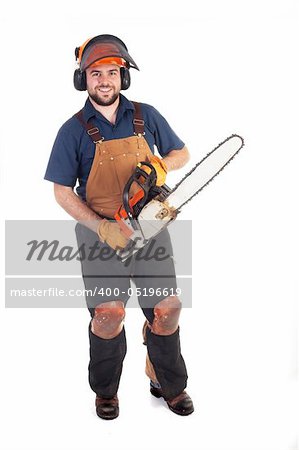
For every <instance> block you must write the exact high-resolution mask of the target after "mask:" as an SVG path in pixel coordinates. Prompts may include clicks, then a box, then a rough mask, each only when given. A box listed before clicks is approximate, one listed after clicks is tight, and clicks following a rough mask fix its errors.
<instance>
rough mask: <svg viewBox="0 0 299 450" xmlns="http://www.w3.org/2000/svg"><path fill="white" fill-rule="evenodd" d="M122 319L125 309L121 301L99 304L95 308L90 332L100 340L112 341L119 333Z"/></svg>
mask: <svg viewBox="0 0 299 450" xmlns="http://www.w3.org/2000/svg"><path fill="white" fill-rule="evenodd" d="M124 317H125V308H124V303H123V302H122V301H120V300H114V301H111V302H105V303H101V304H100V305H98V306H96V308H95V314H94V317H93V319H92V321H91V331H92V333H93V334H95V335H96V336H98V337H100V338H102V339H113V338H115V337H116V336H118V335H119V333H120V332H121V330H122V328H123V320H124Z"/></svg>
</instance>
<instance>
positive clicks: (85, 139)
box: [44, 95, 184, 200]
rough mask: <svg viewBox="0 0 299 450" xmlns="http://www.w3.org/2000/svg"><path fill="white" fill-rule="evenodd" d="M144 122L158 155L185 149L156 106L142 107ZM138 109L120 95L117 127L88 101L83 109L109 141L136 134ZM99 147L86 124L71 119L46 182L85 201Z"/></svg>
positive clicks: (58, 142)
mask: <svg viewBox="0 0 299 450" xmlns="http://www.w3.org/2000/svg"><path fill="white" fill-rule="evenodd" d="M141 109H142V114H143V120H144V122H145V124H144V126H145V136H144V137H145V139H146V141H147V143H148V145H149V147H150V149H151V150H152V152H153V153H154V147H156V148H157V150H158V152H159V154H160V155H161V156H162V157H163V156H165V155H167V153H168V152H169V151H171V150H179V149H182V148H183V147H184V142H183V141H181V139H179V137H178V136H177V135H176V134H175V132H174V131H173V130H172V129H171V127H170V126H169V124H168V122H167V121H166V120H165V119H164V117H163V116H161V114H160V113H159V112H158V111H157V110H156V109H155V108H154V107H153V106H150V105H147V104H145V103H142V104H141ZM133 112H134V106H133V103H132V102H130V101H129V100H128V99H127V98H126V97H124V96H123V95H120V103H119V108H118V111H117V117H116V122H115V124H112V123H111V122H109V120H107V119H106V118H105V117H104V116H103V115H102V114H101V113H99V112H98V111H97V110H96V109H95V108H94V107H93V105H92V104H91V102H90V100H89V99H87V101H86V103H85V106H84V108H83V117H84V120H85V121H86V122H88V121H89V120H90V121H91V123H92V124H93V125H94V126H96V127H98V128H99V129H100V132H101V135H102V137H104V139H105V141H107V140H111V139H121V138H126V137H129V136H133V135H134V128H133ZM94 152H95V144H94V143H93V142H92V140H91V138H90V136H89V135H88V134H87V132H86V130H85V128H84V127H83V125H82V124H81V123H80V122H79V120H78V119H77V118H76V117H72V118H70V119H69V120H68V121H67V122H65V123H64V124H63V125H62V127H61V128H60V130H59V131H58V134H57V137H56V139H55V142H54V145H53V149H52V152H51V155H50V159H49V162H48V166H47V170H46V174H45V177H44V178H45V179H46V180H49V181H53V182H54V183H58V184H62V185H64V186H70V187H72V188H73V187H75V185H76V184H77V182H78V186H77V188H76V191H77V194H78V195H79V196H80V197H81V198H82V199H83V200H85V198H86V194H85V191H86V183H87V179H88V175H89V172H90V169H91V166H92V162H93V158H94Z"/></svg>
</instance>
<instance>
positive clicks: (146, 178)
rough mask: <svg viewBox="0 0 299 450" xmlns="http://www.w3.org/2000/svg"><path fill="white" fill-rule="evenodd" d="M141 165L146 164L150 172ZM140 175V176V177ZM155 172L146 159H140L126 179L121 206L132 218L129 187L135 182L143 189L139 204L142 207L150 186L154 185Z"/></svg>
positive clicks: (155, 179)
mask: <svg viewBox="0 0 299 450" xmlns="http://www.w3.org/2000/svg"><path fill="white" fill-rule="evenodd" d="M141 166H147V167H149V168H150V169H151V171H150V173H147V172H146V171H145V170H143V169H142V168H141ZM141 177H142V178H141ZM141 180H142V181H141ZM156 181H157V173H156V170H155V168H154V166H153V165H152V164H151V163H149V162H147V161H140V162H139V163H138V165H137V166H136V168H135V170H134V173H133V174H132V175H131V176H130V178H129V179H128V181H127V183H126V185H125V187H124V190H123V207H124V210H125V211H126V213H127V214H128V217H129V218H130V219H133V218H134V217H133V208H132V207H131V205H130V189H131V186H132V184H133V183H134V182H135V183H137V184H138V186H139V187H140V188H141V189H142V191H143V197H142V199H141V200H140V206H141V207H143V206H144V205H145V204H146V201H147V198H148V194H149V191H150V189H151V187H153V186H155V185H156Z"/></svg>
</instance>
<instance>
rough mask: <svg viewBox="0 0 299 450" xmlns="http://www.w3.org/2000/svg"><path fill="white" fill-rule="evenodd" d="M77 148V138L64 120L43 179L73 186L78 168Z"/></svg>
mask: <svg viewBox="0 0 299 450" xmlns="http://www.w3.org/2000/svg"><path fill="white" fill-rule="evenodd" d="M78 148H79V145H78V139H77V137H76V135H75V134H74V133H73V132H72V128H71V127H70V123H69V122H66V123H65V124H64V125H63V126H62V127H61V128H60V130H59V131H58V134H57V137H56V139H55V142H54V145H53V148H52V152H51V155H50V158H49V162H48V166H47V169H46V173H45V176H44V179H45V180H48V181H53V182H54V183H58V184H62V185H64V186H70V187H74V186H75V185H76V182H77V178H78V170H79V158H78Z"/></svg>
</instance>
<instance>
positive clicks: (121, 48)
mask: <svg viewBox="0 0 299 450" xmlns="http://www.w3.org/2000/svg"><path fill="white" fill-rule="evenodd" d="M75 55H76V58H77V62H78V63H79V66H80V70H81V72H83V71H85V70H86V69H87V68H88V67H94V65H98V64H115V63H116V64H117V65H119V66H120V67H127V68H128V69H130V68H131V67H132V68H134V69H137V70H139V68H138V66H137V64H136V63H135V61H134V60H133V58H132V57H131V56H130V55H129V53H128V49H127V47H126V45H125V43H124V42H123V41H122V40H120V39H119V38H118V37H116V36H113V35H111V34H101V35H99V36H95V37H94V38H92V39H88V40H87V41H86V42H84V44H83V45H81V47H77V48H76V50H75ZM105 60H106V62H105V63H104V61H105ZM112 60H113V61H114V62H111V61H112Z"/></svg>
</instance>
